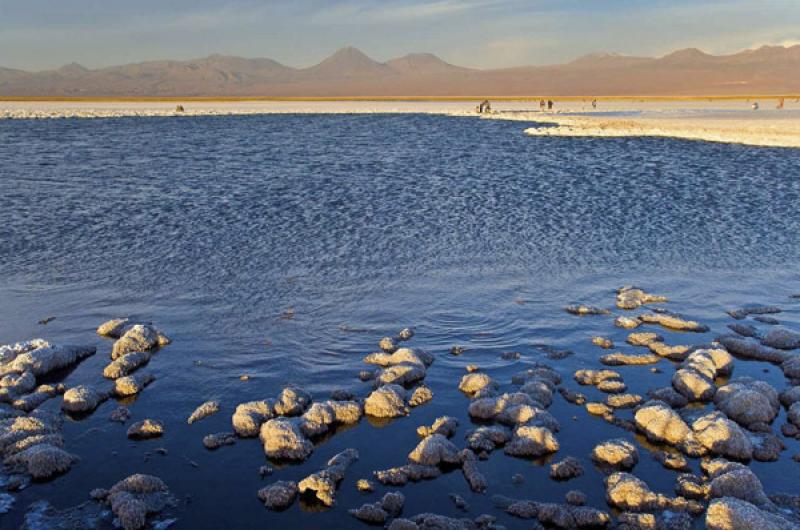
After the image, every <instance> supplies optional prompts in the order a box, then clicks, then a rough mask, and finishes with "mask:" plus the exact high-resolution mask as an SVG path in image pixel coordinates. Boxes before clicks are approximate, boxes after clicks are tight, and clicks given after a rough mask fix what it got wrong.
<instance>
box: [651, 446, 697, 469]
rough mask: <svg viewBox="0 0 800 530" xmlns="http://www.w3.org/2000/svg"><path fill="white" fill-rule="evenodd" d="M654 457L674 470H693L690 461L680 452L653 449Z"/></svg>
mask: <svg viewBox="0 0 800 530" xmlns="http://www.w3.org/2000/svg"><path fill="white" fill-rule="evenodd" d="M652 454H653V459H654V460H655V461H656V462H658V463H660V464H661V465H662V466H664V467H665V468H666V469H670V470H672V471H691V467H689V462H688V461H687V460H686V458H685V457H684V456H683V455H682V454H680V453H674V452H670V451H659V450H656V451H653V453H652Z"/></svg>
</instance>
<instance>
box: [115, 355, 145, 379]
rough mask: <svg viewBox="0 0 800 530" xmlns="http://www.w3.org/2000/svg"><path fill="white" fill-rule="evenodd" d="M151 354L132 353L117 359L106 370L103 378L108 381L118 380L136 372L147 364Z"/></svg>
mask: <svg viewBox="0 0 800 530" xmlns="http://www.w3.org/2000/svg"><path fill="white" fill-rule="evenodd" d="M151 355H152V354H151V353H150V352H131V353H126V354H125V355H122V356H120V357H117V358H116V359H114V360H113V361H111V363H109V364H108V365H107V366H106V367H105V368H103V376H104V377H107V378H108V379H117V378H118V377H123V376H126V375H128V374H131V373H133V372H135V371H136V370H137V369H138V368H139V367H140V366H143V365H145V364H147V362H148V361H149V360H150V357H151Z"/></svg>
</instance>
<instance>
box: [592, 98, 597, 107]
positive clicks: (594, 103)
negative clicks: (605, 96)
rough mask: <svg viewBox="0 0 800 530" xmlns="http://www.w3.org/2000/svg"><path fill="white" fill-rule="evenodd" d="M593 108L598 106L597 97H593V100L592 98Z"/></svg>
mask: <svg viewBox="0 0 800 530" xmlns="http://www.w3.org/2000/svg"><path fill="white" fill-rule="evenodd" d="M592 108H593V109H596V108H597V100H596V99H593V100H592Z"/></svg>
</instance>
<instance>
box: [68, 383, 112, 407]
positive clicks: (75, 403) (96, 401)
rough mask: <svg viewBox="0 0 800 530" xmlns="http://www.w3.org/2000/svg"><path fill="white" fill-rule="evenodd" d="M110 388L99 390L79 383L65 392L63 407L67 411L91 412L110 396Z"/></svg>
mask: <svg viewBox="0 0 800 530" xmlns="http://www.w3.org/2000/svg"><path fill="white" fill-rule="evenodd" d="M109 395H110V392H109V391H108V390H98V389H96V388H94V387H91V386H88V385H78V386H76V387H72V388H70V389H69V390H67V391H66V392H64V401H63V403H62V404H61V408H62V409H64V410H66V411H67V412H75V413H82V412H91V411H93V410H94V409H96V408H97V407H98V406H99V405H100V403H102V402H104V401H105V400H107V399H108V398H109Z"/></svg>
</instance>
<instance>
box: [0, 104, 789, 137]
mask: <svg viewBox="0 0 800 530" xmlns="http://www.w3.org/2000/svg"><path fill="white" fill-rule="evenodd" d="M478 102H479V100H474V101H470V100H375V101H368V100H329V101H328V100H325V101H300V100H296V101H274V100H269V101H267V100H253V101H230V100H228V101H223V100H221V101H210V100H202V101H191V100H190V101H188V102H186V103H181V104H182V106H183V109H184V110H182V111H178V110H177V105H178V104H179V102H177V101H156V100H154V101H83V100H82V101H41V100H36V101H0V119H4V118H5V119H47V118H119V117H137V116H138V117H147V116H221V115H256V114H439V115H447V116H477V113H476V112H475V107H476V105H477V104H478ZM756 102H757V103H758V104H759V109H758V110H754V109H753V108H752V106H753V103H756ZM777 103H778V99H777V98H774V97H773V98H768V99H764V98H760V99H746V98H742V99H672V100H670V99H609V100H602V99H601V100H599V101H598V105H597V107H596V108H595V107H593V106H592V105H591V99H590V98H586V99H570V100H565V101H559V100H556V101H555V106H554V108H553V110H551V111H542V110H539V103H538V101H537V100H501V101H494V102H493V105H492V107H493V110H492V112H491V113H489V114H483V115H481V117H482V118H485V119H502V120H515V121H524V122H530V123H536V124H540V125H541V124H546V125H547V126H544V127H543V126H534V127H529V128H527V129H525V132H526V133H527V134H529V135H532V136H566V137H586V136H592V137H635V136H639V137H641V136H655V137H672V138H684V139H690V140H705V141H713V142H729V143H740V144H747V145H757V146H774V147H800V102H798V100H797V99H789V100H786V101H785V102H784V108H783V109H777V108H776V107H777Z"/></svg>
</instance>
